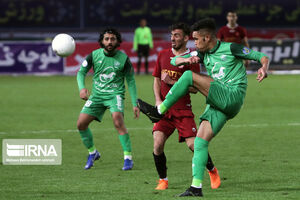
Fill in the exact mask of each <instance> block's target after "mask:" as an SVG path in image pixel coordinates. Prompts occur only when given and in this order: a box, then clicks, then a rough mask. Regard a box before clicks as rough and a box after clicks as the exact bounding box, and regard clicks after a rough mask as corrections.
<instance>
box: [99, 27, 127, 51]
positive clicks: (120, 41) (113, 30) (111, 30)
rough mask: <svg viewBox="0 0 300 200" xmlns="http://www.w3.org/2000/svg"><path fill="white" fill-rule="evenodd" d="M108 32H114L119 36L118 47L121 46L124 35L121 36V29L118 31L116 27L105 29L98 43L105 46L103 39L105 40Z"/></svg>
mask: <svg viewBox="0 0 300 200" xmlns="http://www.w3.org/2000/svg"><path fill="white" fill-rule="evenodd" d="M106 33H109V34H114V35H115V36H116V38H117V41H118V45H117V47H119V46H120V44H121V43H122V37H121V34H120V32H119V31H117V30H116V29H114V28H106V29H104V30H103V31H102V32H101V33H100V35H99V39H98V43H99V44H100V46H101V47H104V45H103V43H102V41H103V38H104V34H106Z"/></svg>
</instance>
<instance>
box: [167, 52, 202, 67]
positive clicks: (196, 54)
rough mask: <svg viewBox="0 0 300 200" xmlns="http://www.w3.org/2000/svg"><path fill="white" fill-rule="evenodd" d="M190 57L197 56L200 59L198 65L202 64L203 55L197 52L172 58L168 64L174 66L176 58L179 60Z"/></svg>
mask: <svg viewBox="0 0 300 200" xmlns="http://www.w3.org/2000/svg"><path fill="white" fill-rule="evenodd" d="M192 56H198V57H199V58H200V62H199V63H203V59H204V54H202V53H200V52H199V51H192V52H191V53H189V54H186V55H183V56H175V57H174V58H172V60H171V62H170V63H171V65H173V66H176V63H175V61H176V58H179V57H181V58H190V57H192Z"/></svg>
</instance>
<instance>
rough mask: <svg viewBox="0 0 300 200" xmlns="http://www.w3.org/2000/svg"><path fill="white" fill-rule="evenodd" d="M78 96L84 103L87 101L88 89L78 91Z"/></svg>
mask: <svg viewBox="0 0 300 200" xmlns="http://www.w3.org/2000/svg"><path fill="white" fill-rule="evenodd" d="M79 96H80V98H81V99H83V100H85V101H86V100H88V98H89V96H90V93H89V91H88V89H86V88H83V89H81V90H80V92H79Z"/></svg>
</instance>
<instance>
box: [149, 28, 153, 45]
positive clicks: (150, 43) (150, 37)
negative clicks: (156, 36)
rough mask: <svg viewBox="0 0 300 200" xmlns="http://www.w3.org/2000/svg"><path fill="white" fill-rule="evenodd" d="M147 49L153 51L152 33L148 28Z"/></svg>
mask: <svg viewBox="0 0 300 200" xmlns="http://www.w3.org/2000/svg"><path fill="white" fill-rule="evenodd" d="M149 47H150V48H151V49H153V39H152V32H151V29H150V28H149Z"/></svg>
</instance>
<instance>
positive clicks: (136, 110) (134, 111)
mask: <svg viewBox="0 0 300 200" xmlns="http://www.w3.org/2000/svg"><path fill="white" fill-rule="evenodd" d="M133 115H134V119H137V118H139V117H140V109H139V108H138V107H133Z"/></svg>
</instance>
